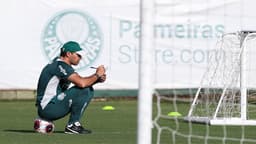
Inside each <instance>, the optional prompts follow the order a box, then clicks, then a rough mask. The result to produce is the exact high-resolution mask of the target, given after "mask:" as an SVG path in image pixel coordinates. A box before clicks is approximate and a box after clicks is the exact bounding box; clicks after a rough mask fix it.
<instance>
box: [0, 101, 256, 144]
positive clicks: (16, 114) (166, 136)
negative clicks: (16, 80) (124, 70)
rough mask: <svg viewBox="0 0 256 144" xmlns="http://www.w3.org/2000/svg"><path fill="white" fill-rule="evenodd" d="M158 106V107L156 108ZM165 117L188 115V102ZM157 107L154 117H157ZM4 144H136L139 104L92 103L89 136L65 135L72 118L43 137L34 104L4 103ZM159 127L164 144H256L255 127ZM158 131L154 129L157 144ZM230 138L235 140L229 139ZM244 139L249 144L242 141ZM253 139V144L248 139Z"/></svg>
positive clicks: (169, 106) (0, 134) (176, 122)
mask: <svg viewBox="0 0 256 144" xmlns="http://www.w3.org/2000/svg"><path fill="white" fill-rule="evenodd" d="M105 105H112V106H114V107H115V108H116V110H114V111H103V110H101V108H102V107H103V106H105ZM154 106H155V105H154ZM161 107H162V114H163V115H164V114H167V113H168V112H169V111H175V110H177V109H178V111H179V112H180V113H182V114H183V115H185V114H186V113H187V110H188V108H189V104H188V103H177V104H176V105H175V104H173V103H172V102H170V103H167V102H165V103H162V104H161ZM156 111H157V109H156V107H154V115H155V114H156ZM0 115H1V117H0V143H1V144H85V143H86V144H135V143H136V141H137V140H136V139H137V138H136V137H137V102H136V101H135V100H110V101H105V102H92V103H91V104H90V106H89V107H88V109H87V110H86V113H85V115H84V117H83V119H82V123H83V124H84V126H85V127H87V128H89V129H91V130H93V133H92V134H88V135H67V134H64V133H63V130H64V127H65V125H66V121H67V119H68V117H65V118H64V119H61V120H58V121H56V122H55V132H54V133H53V134H50V135H43V134H39V133H35V132H34V131H33V120H34V119H35V118H36V108H35V107H34V102H32V101H11V102H9V101H4V102H3V101H2V102H1V101H0ZM157 122H158V124H159V125H160V126H162V127H168V128H169V129H163V131H162V134H161V144H187V143H189V144H204V143H207V144H222V143H223V144H253V143H256V136H255V128H256V127H252V126H248V127H241V126H233V127H230V126H229V127H223V126H208V125H203V124H191V123H187V122H184V121H183V120H181V119H175V118H173V119H164V118H161V119H159V120H158V121H157ZM156 134H157V130H156V129H155V128H154V129H153V143H155V142H156ZM227 137H229V138H232V139H226V138H227ZM242 137H244V140H246V141H245V142H240V138H242ZM249 139H250V140H252V141H251V142H250V141H248V140H249Z"/></svg>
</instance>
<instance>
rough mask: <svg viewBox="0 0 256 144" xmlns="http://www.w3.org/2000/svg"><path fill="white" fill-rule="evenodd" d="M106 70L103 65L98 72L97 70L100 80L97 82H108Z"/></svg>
mask: <svg viewBox="0 0 256 144" xmlns="http://www.w3.org/2000/svg"><path fill="white" fill-rule="evenodd" d="M105 72H106V69H105V67H104V66H103V65H100V66H99V67H98V68H97V70H96V74H97V75H98V76H99V79H98V80H97V82H104V81H105V80H106V74H105Z"/></svg>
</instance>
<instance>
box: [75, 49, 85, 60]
mask: <svg viewBox="0 0 256 144" xmlns="http://www.w3.org/2000/svg"><path fill="white" fill-rule="evenodd" d="M76 53H77V54H79V55H80V56H81V58H83V57H84V56H85V55H86V52H85V51H84V50H80V51H77V52H76Z"/></svg>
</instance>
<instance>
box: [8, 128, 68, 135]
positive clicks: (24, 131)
mask: <svg viewBox="0 0 256 144" xmlns="http://www.w3.org/2000/svg"><path fill="white" fill-rule="evenodd" d="M3 131H4V132H13V133H37V132H35V131H34V130H14V129H5V130H3ZM53 133H63V134H64V132H63V131H54V132H53Z"/></svg>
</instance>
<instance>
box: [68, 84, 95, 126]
mask: <svg viewBox="0 0 256 144" xmlns="http://www.w3.org/2000/svg"><path fill="white" fill-rule="evenodd" d="M66 94H67V95H74V94H75V95H76V98H73V99H72V102H71V107H70V118H69V121H68V124H72V123H75V122H78V121H80V119H81V117H82V115H83V113H84V111H85V109H86V108H87V106H88V105H89V103H90V102H91V99H92V98H93V95H94V92H93V88H92V87H89V88H84V89H79V88H77V87H73V88H71V90H69V91H67V92H66Z"/></svg>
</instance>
